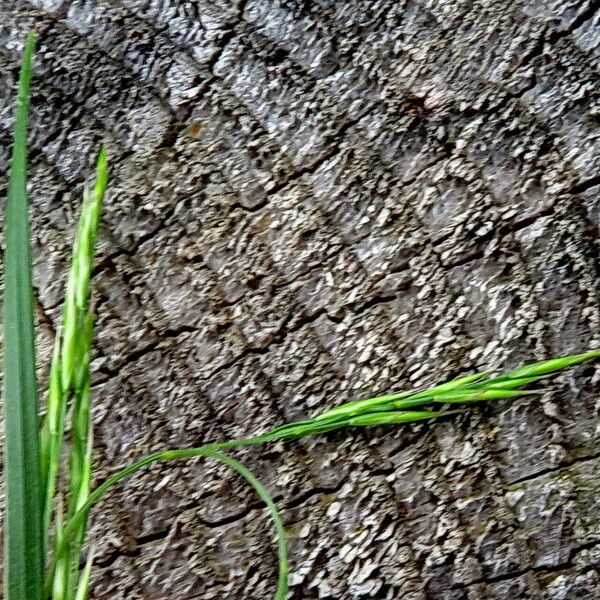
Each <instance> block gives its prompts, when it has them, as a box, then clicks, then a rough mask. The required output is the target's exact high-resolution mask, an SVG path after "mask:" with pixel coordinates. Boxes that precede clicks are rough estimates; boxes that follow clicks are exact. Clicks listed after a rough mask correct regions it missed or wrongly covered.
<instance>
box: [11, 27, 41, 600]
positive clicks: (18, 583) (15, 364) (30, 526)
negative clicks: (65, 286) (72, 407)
mask: <svg viewBox="0 0 600 600" xmlns="http://www.w3.org/2000/svg"><path fill="white" fill-rule="evenodd" d="M34 47H35V36H34V34H33V33H32V34H30V35H29V37H28V38H27V43H26V45H25V52H24V55H23V64H22V67H21V75H20V78H19V95H18V104H17V117H16V122H15V129H14V145H13V155H12V164H11V171H10V182H9V187H8V202H7V206H6V221H5V246H6V251H5V265H4V269H5V271H4V272H5V292H4V390H5V392H4V414H5V431H6V442H5V458H4V460H5V462H4V467H5V490H6V513H5V557H4V560H5V572H4V582H5V583H4V585H5V596H4V597H5V599H6V600H41V597H42V584H43V566H44V535H43V531H42V514H43V494H42V487H41V481H40V440H39V418H38V399H37V389H36V376H35V331H34V321H33V289H32V282H31V247H30V231H29V218H28V199H27V190H26V183H27V182H26V177H27V173H26V170H27V121H28V112H29V87H30V82H31V61H32V57H33V53H34Z"/></svg>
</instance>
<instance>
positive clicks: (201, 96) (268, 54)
mask: <svg viewBox="0 0 600 600" xmlns="http://www.w3.org/2000/svg"><path fill="white" fill-rule="evenodd" d="M599 5H600V3H598V2H596V1H589V2H588V1H579V0H572V1H569V2H565V1H564V0H495V1H493V2H491V1H489V0H407V1H398V0H371V1H367V0H365V1H359V0H347V1H342V0H340V1H336V0H315V1H312V2H308V1H307V2H301V1H292V0H288V1H286V0H238V1H237V2H236V1H231V0H222V1H217V0H215V1H212V0H207V1H204V0H194V1H189V2H186V1H183V0H121V1H118V0H28V1H24V0H2V1H1V2H0V135H1V136H2V147H1V149H0V169H1V170H2V173H3V174H4V173H5V172H6V169H7V156H8V151H9V143H10V129H11V124H12V107H13V103H14V95H15V79H16V76H17V71H18V61H19V54H20V49H21V46H22V43H23V40H24V37H25V35H26V32H27V31H28V30H29V29H30V28H32V27H35V28H36V29H37V30H38V31H39V34H40V41H39V50H38V54H37V58H36V74H37V75H36V78H35V98H34V102H33V117H32V118H33V123H32V130H33V131H32V153H33V154H32V167H31V195H32V201H33V219H34V228H35V257H36V259H35V260H36V268H35V278H36V286H37V292H38V301H39V314H40V323H41V330H40V331H41V332H40V338H41V339H40V342H41V344H42V348H43V349H44V350H43V351H42V352H41V353H40V358H41V360H40V363H41V366H40V372H41V373H45V370H46V365H47V362H46V359H47V357H48V350H49V348H50V346H51V344H52V338H53V334H54V330H55V328H56V326H57V324H58V320H59V313H60V307H59V303H60V300H61V294H62V289H63V283H64V275H65V271H66V266H67V261H68V254H69V245H70V243H71V240H72V231H73V226H74V223H75V220H76V217H77V210H78V202H79V197H80V193H81V190H82V186H83V182H84V180H85V179H88V178H89V177H90V174H91V171H92V169H91V165H92V161H93V157H94V154H95V152H96V149H97V147H98V145H99V143H100V142H101V141H104V142H105V143H106V144H107V145H108V149H109V153H110V157H111V164H112V185H111V193H110V200H109V201H108V203H107V206H106V211H105V217H104V224H103V230H102V235H101V249H100V260H99V263H98V267H97V276H96V279H95V286H96V287H95V289H96V291H95V304H96V310H97V313H98V315H99V316H98V321H97V328H98V340H97V358H96V360H95V363H94V366H95V385H94V396H95V401H96V408H95V413H94V414H95V416H94V419H95V435H96V440H97V441H96V455H95V459H96V464H97V465H98V471H97V473H98V475H97V477H98V480H100V479H102V478H104V477H105V476H106V475H107V474H109V473H111V472H113V470H114V469H115V468H116V467H117V466H123V465H125V464H126V463H128V462H129V461H131V460H133V459H134V458H137V457H140V456H141V455H143V454H145V453H147V452H149V451H152V450H156V449H160V448H164V447H175V446H189V445H198V444H200V443H202V442H205V441H211V440H217V439H224V438H231V437H234V436H248V435H251V434H255V433H259V432H263V431H265V430H266V429H267V428H269V427H272V426H275V425H277V424H279V423H281V422H282V421H283V420H289V419H293V418H298V417H302V416H305V415H309V414H312V413H313V412H314V411H315V410H316V409H317V408H324V407H327V406H330V405H333V404H335V403H338V402H341V401H344V400H348V399H355V398H358V397H361V396H362V395H364V394H371V393H373V392H380V391H384V390H390V389H397V388H402V387H404V386H408V385H411V386H413V385H420V384H424V383H433V382H436V381H440V380H442V379H445V378H447V377H450V376H454V375H457V374H459V373H462V372H467V371H469V370H472V369H481V368H483V367H488V366H489V367H492V368H506V367H511V366H516V365H517V364H519V363H522V362H523V361H527V360H529V359H532V358H545V357H548V356H550V355H556V354H563V353H567V352H573V351H582V350H585V349H588V348H590V347H594V346H598V345H600V268H599V263H598V248H599V239H600V238H599V234H600V231H599V230H600V200H599V192H600V177H599V172H600V171H599V166H600V142H599V135H600V88H599V87H598V64H599V58H600V29H599V27H600V11H599V10H598V8H599ZM2 180H3V181H5V178H4V177H3V178H2ZM3 185H4V184H3ZM3 191H4V188H3ZM599 387H600V377H599V376H598V370H597V368H594V367H589V368H587V369H579V370H578V371H576V372H574V373H572V374H569V375H567V376H564V377H562V378H561V379H560V380H559V382H558V384H557V385H556V386H555V387H553V388H551V389H549V390H548V393H547V394H545V395H544V396H543V398H542V399H541V400H540V401H539V402H538V401H530V400H523V401H518V402H514V403H505V402H498V403H497V404H495V405H493V406H492V405H490V406H486V407H481V408H473V409H472V410H469V411H468V412H467V413H466V414H464V415H461V416H458V417H456V418H453V419H448V420H446V421H444V422H439V423H437V424H436V425H433V424H431V425H430V424H422V425H418V426H415V427H405V428H394V429H375V430H370V431H366V432H358V433H357V432H352V433H349V432H343V433H337V434H335V435H329V436H325V437H322V438H319V439H313V440H306V441H301V442H297V443H285V444H278V445H274V446H270V447H264V448H258V449H251V450H247V451H244V452H239V453H236V455H237V456H239V457H241V458H242V459H243V460H245V461H246V462H247V464H248V465H249V466H250V467H251V468H253V469H254V470H255V471H256V472H257V473H258V474H259V476H261V477H262V479H263V480H264V481H265V482H266V484H267V486H268V487H269V489H270V490H271V491H272V493H273V494H274V495H275V497H276V498H277V500H278V503H279V506H280V507H281V509H282V513H283V517H284V520H285V524H286V526H287V528H288V531H289V534H290V539H291V557H292V565H291V568H292V572H293V575H292V584H293V585H292V591H291V593H290V597H293V598H298V599H307V598H324V599H336V600H342V599H350V598H373V597H375V598H390V599H391V598H402V599H407V600H408V599H410V600H419V599H425V598H428V599H436V600H437V599H443V600H459V599H468V600H476V599H481V598H486V599H487V598H489V599H495V598H497V599H507V598H527V599H541V598H544V599H552V600H560V599H572V598H590V599H591V598H600V592H598V586H599V584H600V575H599V571H598V569H599V564H600V519H599V518H598V509H599V505H598V498H599V497H600V476H599V475H598V473H599V472H600V453H599V441H600V424H599V420H598V411H599V400H598V399H599ZM93 521H94V525H93V536H94V538H95V539H96V541H97V542H98V543H99V550H98V555H97V558H96V569H95V575H94V579H93V588H94V598H98V599H127V600H134V599H136V598H138V599H144V600H153V599H156V600H158V599H165V598H169V599H177V600H184V599H195V598H202V599H206V600H208V599H211V598H248V599H250V598H260V599H264V598H268V597H270V595H271V594H272V591H273V589H274V587H275V580H276V572H275V567H276V557H275V553H274V545H273V533H272V529H271V525H270V522H269V520H268V518H267V515H266V514H265V511H264V510H263V508H262V507H261V505H260V503H259V502H257V499H256V498H255V496H254V495H253V494H252V492H251V491H250V490H249V489H248V488H247V487H246V486H245V485H244V484H243V482H241V481H240V480H239V478H238V477H236V476H235V475H233V474H232V473H230V472H227V471H226V470H224V469H222V468H220V467H219V466H217V465H215V464H210V463H202V462H195V463H185V464H184V463H182V464H178V465H161V466H155V467H153V468H151V469H149V470H148V471H146V472H144V473H143V474H140V475H139V476H136V477H133V478H132V479H131V480H129V481H127V482H126V483H124V484H123V485H121V486H119V487H118V488H117V489H115V490H114V491H113V492H112V493H111V494H110V496H109V497H107V499H106V500H105V501H103V502H102V503H101V505H99V506H98V508H97V510H96V511H95V512H94V518H93Z"/></svg>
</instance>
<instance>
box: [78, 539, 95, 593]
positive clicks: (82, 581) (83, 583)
mask: <svg viewBox="0 0 600 600" xmlns="http://www.w3.org/2000/svg"><path fill="white" fill-rule="evenodd" d="M93 561H94V548H93V547H92V548H90V551H89V554H88V557H87V560H86V561H85V567H84V568H83V571H82V572H81V575H80V576H79V583H78V584H77V591H76V592H75V600H88V598H89V588H90V575H91V574H92V563H93Z"/></svg>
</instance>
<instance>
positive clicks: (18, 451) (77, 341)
mask: <svg viewBox="0 0 600 600" xmlns="http://www.w3.org/2000/svg"><path fill="white" fill-rule="evenodd" d="M34 43H35V39H34V36H33V35H30V37H29V39H28V41H27V44H26V49H25V53H24V58H23V67H22V70H21V77H20V83H19V99H18V105H17V119H16V123H15V135H14V147H13V160H12V164H11V178H10V185H9V192H8V204H7V209H6V223H5V225H6V227H5V238H6V240H5V245H6V251H5V295H4V327H5V337H4V357H5V364H4V387H5V392H4V411H5V429H6V440H5V477H4V478H5V486H6V518H5V545H6V551H5V555H4V561H5V571H4V576H5V598H6V600H49V599H52V600H86V599H87V598H88V595H89V584H90V575H91V569H92V562H93V549H91V548H90V549H88V554H87V559H86V560H85V561H83V552H82V550H83V547H84V545H85V538H86V532H87V524H88V517H89V514H90V510H91V508H92V507H93V505H94V504H95V503H96V502H98V501H99V500H100V499H101V498H102V496H103V495H104V494H105V493H106V492H107V491H108V490H109V489H110V488H111V487H112V486H114V485H116V484H117V483H118V482H120V481H121V480H123V479H124V478H126V477H128V476H129V475H132V474H133V473H135V472H137V471H139V470H140V469H142V468H144V467H146V466H147V465H150V464H152V463H155V462H158V461H172V460H181V459H189V458H194V457H204V458H209V459H214V460H217V461H220V462H221V463H223V464H225V465H227V466H228V467H230V468H231V469H233V470H234V471H235V472H237V473H238V474H239V475H240V476H242V477H243V478H244V479H245V480H246V481H247V482H248V483H249V484H250V485H251V486H252V487H253V489H254V490H255V492H256V493H257V495H258V496H259V497H260V499H261V500H262V501H263V502H264V504H265V506H266V508H267V510H268V511H269V514H270V515H271V518H272V521H273V523H274V526H275V530H276V534H277V539H278V557H279V578H278V584H277V589H276V592H275V598H276V600H284V598H285V597H286V595H287V588H288V556H287V545H286V536H285V530H284V527H283V523H282V520H281V517H280V515H279V512H278V510H277V507H276V505H275V502H274V501H273V499H272V497H271V496H270V494H269V492H268V491H267V489H266V488H265V487H264V485H263V484H262V483H261V482H260V481H259V480H258V479H257V478H256V477H255V476H254V474H253V473H252V472H251V471H250V470H249V469H248V468H247V467H245V466H244V465H243V464H241V463H240V462H239V461H237V460H235V459H233V458H232V457H230V456H229V455H227V454H225V453H224V451H226V450H228V449H231V448H235V447H242V446H255V445H258V444H264V443H268V442H274V441H278V440H290V439H296V438H301V437H305V436H313V435H320V434H325V433H327V432H330V431H334V430H337V429H341V428H353V427H371V426H382V425H399V424H404V423H410V422H416V421H423V420H430V419H436V418H440V417H447V416H449V415H452V414H454V413H456V412H461V411H462V410H464V408H460V406H461V405H468V404H470V403H473V402H487V401H493V400H511V399H514V398H518V397H520V396H528V395H535V394H538V393H539V392H538V391H536V390H532V389H529V388H528V386H530V385H531V384H535V383H536V382H538V381H539V380H541V379H542V378H544V377H548V376H550V375H552V374H554V373H557V372H559V371H562V370H564V369H566V368H569V367H572V366H575V365H577V364H580V363H583V362H586V361H589V360H592V359H595V358H599V357H600V350H593V351H590V352H586V353H582V354H575V355H570V356H564V357H562V358H555V359H551V360H546V361H540V362H536V363H532V364H529V365H526V366H524V367H520V368H518V369H514V370H512V371H509V372H507V373H504V374H502V375H497V376H493V375H490V373H489V372H487V371H485V372H481V373H476V374H473V375H465V376H462V377H459V378H457V379H453V380H452V381H448V382H446V383H443V384H441V385H437V386H434V387H430V388H427V389H419V390H409V391H403V392H398V393H393V394H387V395H383V396H377V397H373V398H366V399H363V400H358V401H354V402H347V403H345V404H341V405H339V406H335V407H333V408H331V409H329V410H325V411H323V412H321V413H318V414H317V415H315V416H314V417H312V418H310V419H305V420H301V421H295V422H291V423H286V424H284V425H281V426H279V427H276V428H274V429H272V430H270V431H267V432H265V433H262V434H259V435H256V436H254V437H250V438H245V439H237V440H228V441H224V442H216V443H211V444H206V445H204V446H201V447H197V448H183V449H174V450H163V451H159V452H155V453H153V454H150V455H148V456H145V457H144V458H141V459H140V460H138V461H137V462H135V463H133V464H131V465H129V466H127V467H125V468H124V469H122V470H120V471H118V472H117V473H115V474H114V475H112V476H111V477H109V478H108V479H107V480H106V481H104V482H103V483H101V484H100V485H98V486H97V487H96V488H95V489H92V479H93V470H92V467H93V461H92V447H93V437H92V419H91V414H92V401H91V391H90V388H91V379H90V360H91V353H92V339H93V330H94V317H93V314H92V310H91V309H90V281H91V274H92V266H93V260H94V250H95V245H96V238H97V234H98V228H99V225H100V215H101V210H102V204H103V201H104V197H105V193H106V190H107V186H108V161H107V157H106V152H105V150H104V149H103V148H102V149H101V150H100V152H99V155H98V160H97V167H96V180H95V184H94V185H93V186H92V187H91V188H90V189H87V190H86V191H85V193H84V198H83V204H82V209H81V216H80V219H79V225H78V228H77V232H76V237H75V243H74V246H73V255H72V262H71V269H70V273H69V278H68V282H67V289H66V293H65V301H64V308H63V320H62V328H61V330H60V331H59V333H58V335H57V338H56V343H55V348H54V352H53V357H52V363H51V367H50V377H49V391H48V400H47V404H46V411H45V417H44V419H43V421H42V424H41V427H40V424H39V420H38V400H37V383H36V379H35V352H34V326H33V311H32V298H33V294H32V282H31V249H30V241H29V239H30V233H29V223H28V216H27V211H28V200H27V193H26V166H27V143H26V142H27V113H28V98H29V84H30V78H31V60H32V56H33V49H34ZM525 388H527V389H525ZM82 565H83V568H81V566H82Z"/></svg>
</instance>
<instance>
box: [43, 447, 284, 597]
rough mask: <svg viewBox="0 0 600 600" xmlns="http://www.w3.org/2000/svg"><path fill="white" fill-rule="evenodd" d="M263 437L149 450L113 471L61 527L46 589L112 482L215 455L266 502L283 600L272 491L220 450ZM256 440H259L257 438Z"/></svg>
mask: <svg viewBox="0 0 600 600" xmlns="http://www.w3.org/2000/svg"><path fill="white" fill-rule="evenodd" d="M263 439H264V438H262V437H261V438H256V439H243V440H237V441H231V442H222V443H217V444H210V445H207V446H202V447H199V448H185V449H181V450H165V451H163V452H155V453H153V454H149V455H148V456H145V457H144V458H142V459H140V460H139V461H137V462H135V463H133V464H131V465H129V466H128V467H125V468H124V469H122V470H121V471H119V472H118V473H115V474H114V475H112V476H111V477H109V478H108V479H107V480H106V481H104V483H102V484H101V485H100V486H99V487H98V488H96V489H95V490H94V491H93V492H92V493H91V494H90V495H89V497H88V499H87V501H86V502H85V504H84V505H83V506H82V507H81V508H80V509H79V510H78V511H77V513H75V515H74V516H73V518H72V519H71V520H70V521H69V523H68V525H67V526H66V527H65V529H64V531H63V535H62V536H61V542H60V544H59V545H58V547H57V549H56V551H55V554H54V557H53V560H52V563H51V565H50V568H49V571H48V575H47V578H46V590H47V593H50V592H51V590H52V586H53V582H54V580H55V577H56V576H57V574H58V571H59V569H60V566H61V564H62V561H63V559H64V556H65V554H66V553H67V550H68V547H69V543H70V540H71V539H72V538H73V535H75V533H76V532H77V531H78V529H79V528H80V527H81V525H82V523H84V522H85V520H86V519H87V515H88V513H89V511H90V508H91V507H92V506H93V505H94V504H95V503H96V502H97V501H98V500H100V498H102V496H103V495H104V494H105V493H106V492H107V491H108V490H109V489H110V488H111V487H112V486H113V485H115V484H117V483H119V482H120V481H122V480H123V479H125V478H126V477H128V476H129V475H132V474H133V473H137V472H138V471H139V470H140V469H142V468H144V467H145V466H147V465H150V464H153V463H155V462H158V461H166V460H179V459H182V458H193V457H200V456H203V457H206V458H214V459H216V460H219V461H221V462H223V463H224V464H226V465H227V466H229V467H230V468H232V469H233V470H234V471H236V472H238V473H239V474H240V475H242V477H244V478H245V479H246V481H248V483H250V485H251V486H252V487H253V488H254V490H255V491H256V493H257V494H258V496H259V497H260V499H261V500H262V501H263V502H264V503H265V504H266V506H267V509H268V511H269V513H270V515H271V519H272V520H273V523H274V525H275V530H276V532H277V546H278V559H279V575H278V583H277V590H276V592H275V596H274V600H285V598H286V595H287V589H288V579H289V561H288V553H287V540H286V534H285V528H284V526H283V523H282V521H281V517H280V515H279V512H278V510H277V506H276V505H275V502H274V501H273V499H272V497H271V495H270V494H269V492H268V491H267V489H266V488H265V486H264V485H263V484H262V483H261V482H260V481H259V480H258V479H257V478H256V477H255V476H254V474H253V473H252V472H251V471H250V470H249V469H248V468H247V467H245V466H244V465H243V464H242V463H240V462H239V461H237V460H235V459H233V458H231V457H230V456H228V455H226V454H223V453H222V452H220V451H219V450H222V449H225V448H230V447H233V446H236V445H242V446H250V445H255V444H256V443H260V442H261V441H263ZM257 440H259V441H257Z"/></svg>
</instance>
